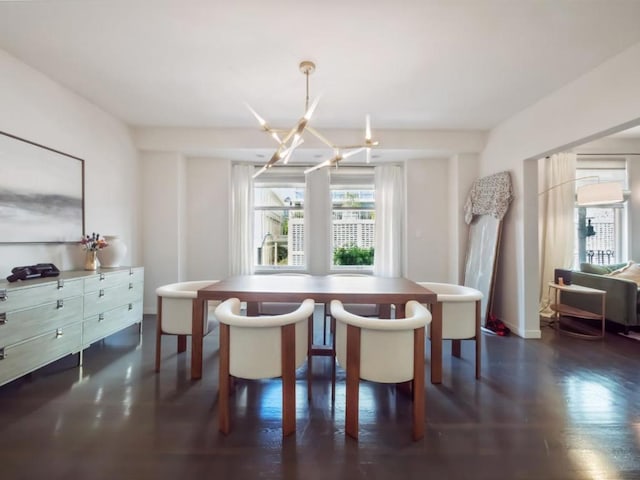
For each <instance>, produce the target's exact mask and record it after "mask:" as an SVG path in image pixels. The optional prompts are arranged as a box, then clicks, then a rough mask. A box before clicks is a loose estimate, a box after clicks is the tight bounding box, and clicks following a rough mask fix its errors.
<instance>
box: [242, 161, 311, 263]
mask: <svg viewBox="0 0 640 480" xmlns="http://www.w3.org/2000/svg"><path fill="white" fill-rule="evenodd" d="M273 170H276V169H273ZM274 173H275V172H274ZM287 173H288V174H283V173H282V172H278V173H277V174H272V173H271V171H269V172H265V173H263V174H262V175H260V176H259V177H258V178H257V179H256V181H255V183H254V205H255V206H254V223H253V225H254V228H253V235H254V241H253V245H254V248H253V252H254V255H255V257H254V265H255V266H256V268H257V269H258V270H260V269H269V268H278V267H280V268H283V267H304V265H305V252H304V231H305V225H304V198H305V185H304V175H303V174H301V173H300V174H298V175H295V174H294V175H291V172H289V171H288V172H287Z"/></svg>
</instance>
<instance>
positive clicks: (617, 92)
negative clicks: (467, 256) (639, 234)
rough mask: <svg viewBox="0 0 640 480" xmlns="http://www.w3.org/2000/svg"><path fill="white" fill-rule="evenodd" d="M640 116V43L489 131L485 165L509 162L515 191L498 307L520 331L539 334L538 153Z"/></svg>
mask: <svg viewBox="0 0 640 480" xmlns="http://www.w3.org/2000/svg"><path fill="white" fill-rule="evenodd" d="M639 119H640V43H639V44H636V45H634V46H633V47H631V48H629V49H627V50H625V51H624V52H622V53H621V54H619V55H617V56H616V57H613V58H611V59H609V60H608V61H607V62H605V63H603V64H602V65H600V66H599V67H598V68H596V69H595V70H593V71H591V72H589V73H588V74H586V75H584V76H583V77H581V78H579V79H577V80H575V81H574V82H572V83H570V84H568V85H566V86H565V87H563V88H561V89H560V90H558V91H556V92H554V93H553V94H551V95H549V96H548V97H545V98H544V99H542V100H541V101H540V102H538V103H537V104H535V105H532V106H531V107H529V108H527V109H526V110H524V111H522V112H521V113H519V114H518V115H515V116H514V117H512V118H510V119H509V120H507V121H505V122H504V123H502V124H501V125H500V126H498V127H497V128H495V129H494V130H492V131H491V132H490V135H489V139H488V142H487V146H486V148H485V149H484V151H483V153H482V155H481V165H480V167H481V170H480V172H481V174H482V175H489V174H492V173H496V172H499V171H502V170H509V171H510V172H511V174H512V179H513V182H514V195H515V199H514V202H513V205H512V207H511V208H510V211H509V212H508V213H507V216H506V217H505V222H504V231H503V237H502V249H501V253H500V255H501V257H500V263H499V267H498V277H497V286H496V290H497V291H496V299H495V301H494V311H495V313H496V314H497V316H498V318H500V319H501V320H503V321H504V322H506V323H507V324H508V325H509V326H510V327H511V328H512V329H514V330H515V332H516V333H517V334H518V335H521V336H524V337H528V338H535V337H539V336H540V326H539V318H538V293H539V292H538V267H537V266H538V249H537V248H538V247H537V243H538V239H537V235H538V234H537V218H538V214H537V169H536V163H535V160H536V159H538V158H539V157H542V156H545V155H546V154H548V153H551V152H555V151H562V150H565V149H568V148H571V147H573V146H575V145H578V144H582V143H584V142H586V141H588V140H591V139H593V138H595V137H598V136H602V135H605V134H608V133H611V132H612V131H615V130H619V129H622V128H623V127H628V126H631V125H632V124H634V123H635V122H638V121H639ZM634 202H635V200H634Z"/></svg>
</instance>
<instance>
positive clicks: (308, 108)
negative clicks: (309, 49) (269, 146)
mask: <svg viewBox="0 0 640 480" xmlns="http://www.w3.org/2000/svg"><path fill="white" fill-rule="evenodd" d="M315 69H316V65H315V63H313V62H311V61H309V60H305V61H303V62H300V71H301V72H302V73H303V74H304V75H305V77H306V87H307V88H306V98H305V105H304V112H305V113H304V115H303V116H302V118H300V120H298V122H297V123H296V124H295V125H294V126H293V128H291V129H290V130H282V129H276V128H272V127H270V126H269V125H268V124H267V122H266V121H265V119H264V118H262V117H261V116H260V115H258V113H257V112H256V111H255V110H254V109H253V108H251V107H250V106H249V105H247V108H248V109H249V110H250V111H251V113H252V114H253V116H254V117H256V119H257V120H258V123H260V127H261V128H262V130H263V131H264V132H266V133H268V134H269V135H270V136H271V137H272V138H273V139H274V140H275V141H276V142H277V143H278V147H277V148H276V151H275V152H274V154H273V155H272V156H271V158H270V159H269V160H268V161H267V163H265V164H264V166H263V167H262V168H261V169H260V170H258V171H257V172H256V173H255V175H254V176H253V178H256V177H257V176H258V175H260V174H261V173H263V172H264V171H265V170H267V169H269V168H271V167H273V166H274V165H275V164H277V163H278V162H280V161H282V163H283V164H287V162H288V161H289V159H290V158H291V155H292V154H293V152H294V151H295V150H296V148H298V147H299V146H300V145H302V143H303V142H304V138H303V134H304V133H305V132H309V133H310V134H311V135H313V136H314V137H316V138H317V139H318V140H320V141H321V142H322V143H324V144H325V145H327V146H328V147H329V148H331V149H332V150H333V154H332V155H331V156H330V157H329V158H327V159H326V160H324V161H322V162H320V163H318V164H317V165H314V166H313V167H309V168H308V169H306V170H305V172H304V173H309V172H312V171H314V170H318V169H320V168H323V167H328V166H333V165H337V164H338V163H339V162H340V161H342V160H344V159H346V158H349V157H351V156H352V155H355V154H356V153H359V152H362V151H365V152H366V161H367V163H369V162H370V161H371V149H372V148H373V147H376V146H378V141H376V140H373V139H372V137H371V121H370V118H369V115H367V116H366V117H365V134H364V142H363V143H362V144H359V145H345V146H338V145H336V144H334V143H333V142H331V141H330V140H328V139H327V138H326V137H325V136H324V135H322V134H321V133H320V132H318V131H317V130H316V129H315V128H313V127H311V126H310V125H309V120H310V119H311V116H312V115H313V112H314V110H315V109H316V107H317V106H318V101H319V100H320V99H319V98H316V99H315V100H314V101H313V102H312V103H311V105H309V75H311V74H312V73H313V72H314V71H315ZM283 135H284V136H283Z"/></svg>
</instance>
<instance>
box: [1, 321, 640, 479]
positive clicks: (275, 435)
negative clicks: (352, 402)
mask: <svg viewBox="0 0 640 480" xmlns="http://www.w3.org/2000/svg"><path fill="white" fill-rule="evenodd" d="M154 329H155V318H154V317H153V316H145V320H144V329H143V330H144V333H143V337H142V341H141V342H140V343H139V342H138V335H137V327H133V328H129V329H127V330H125V331H123V332H121V333H118V334H116V335H113V336H111V337H109V338H108V339H106V340H105V341H103V342H100V343H98V344H95V345H93V346H92V347H91V348H89V349H88V350H86V351H85V355H84V365H83V367H81V368H78V367H76V366H75V363H74V362H75V361H77V356H73V357H67V358H65V359H62V360H61V361H58V362H56V363H55V364H52V365H50V366H48V367H45V368H43V369H41V370H39V371H37V372H35V373H33V374H31V375H29V376H27V377H24V378H22V379H20V380H17V381H15V382H12V383H10V384H8V385H5V386H3V387H0V478H1V479H3V480H10V479H11V480H13V479H48V480H49V479H51V480H52V479H71V478H80V479H118V480H120V479H180V478H185V479H186V478H198V479H203V478H221V479H225V480H232V479H271V478H284V479H310V480H313V479H358V478H363V479H364V478H366V479H387V478H393V479H403V480H409V479H425V478H434V479H458V478H460V479H466V478H469V479H476V480H481V479H536V480H542V479H632V478H638V479H640V342H636V341H633V340H630V339H627V338H623V337H621V336H619V335H615V334H612V333H608V334H607V336H606V338H605V340H604V341H584V340H579V339H575V338H570V337H567V336H564V335H558V334H556V333H555V332H554V331H553V330H551V329H549V328H544V329H543V338H542V339H541V340H523V339H521V338H518V337H516V336H510V337H496V336H490V335H485V336H484V337H483V339H482V341H483V348H484V350H483V362H484V365H483V370H482V379H481V380H479V381H476V380H475V379H474V366H473V343H472V342H464V344H463V359H456V358H451V357H450V356H449V353H450V348H449V345H446V346H445V360H444V381H443V383H442V385H439V386H434V385H431V383H430V382H429V381H428V378H427V387H426V414H427V418H426V436H425V438H424V440H421V441H419V442H412V441H411V416H410V408H409V407H410V403H409V402H410V400H409V399H408V397H407V396H405V395H404V394H402V393H397V392H396V390H395V388H391V387H388V386H384V385H377V384H368V383H363V384H362V386H361V397H360V398H361V404H360V441H359V442H355V441H353V440H351V439H346V438H345V435H344V383H343V381H344V372H341V371H340V370H339V380H338V389H337V396H336V403H335V408H332V407H331V404H330V385H329V363H328V362H329V359H328V358H318V359H316V360H315V361H314V362H315V363H314V371H313V378H314V384H313V400H312V402H311V403H310V404H309V403H308V402H307V400H306V397H307V391H306V383H305V375H306V372H305V371H304V369H303V370H301V371H300V372H299V374H298V378H299V381H298V388H297V433H296V435H294V436H292V437H289V438H286V439H284V440H283V438H282V436H281V430H280V404H281V396H280V393H281V390H280V382H279V381H278V380H273V381H261V382H245V381H240V382H239V383H238V387H237V391H236V393H235V396H234V398H233V401H232V407H233V408H232V412H233V414H232V419H233V424H232V432H231V433H230V434H229V435H228V436H223V435H222V434H220V433H218V430H217V408H216V406H217V399H216V395H217V366H218V358H217V338H216V336H215V335H210V336H208V337H207V338H206V340H205V353H206V360H205V365H204V372H205V376H204V378H203V379H202V380H201V381H195V382H192V381H191V380H190V379H189V356H188V354H189V352H187V354H181V355H176V353H175V338H173V337H165V339H164V343H163V348H164V354H163V365H162V371H161V372H160V373H159V374H155V373H154V371H153V360H154ZM427 351H428V349H427ZM427 361H428V359H427ZM428 372H429V369H428V368H427V375H428Z"/></svg>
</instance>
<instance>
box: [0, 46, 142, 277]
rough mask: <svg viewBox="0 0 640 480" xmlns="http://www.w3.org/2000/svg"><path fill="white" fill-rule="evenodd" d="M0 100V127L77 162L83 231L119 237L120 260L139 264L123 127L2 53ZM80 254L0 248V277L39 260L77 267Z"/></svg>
mask: <svg viewBox="0 0 640 480" xmlns="http://www.w3.org/2000/svg"><path fill="white" fill-rule="evenodd" d="M0 105H2V108H1V110H0V130H1V131H3V132H7V133H10V134H12V135H15V136H18V137H21V138H24V139H27V140H30V141H33V142H36V143H39V144H41V145H45V146H47V147H50V148H53V149H56V150H59V151H62V152H65V153H68V154H70V155H73V156H76V157H80V158H82V159H84V160H85V223H86V231H87V232H98V233H101V234H105V235H110V234H113V235H120V236H121V238H122V240H123V241H124V242H125V243H126V245H127V247H128V248H127V250H128V252H127V256H126V258H125V259H124V264H136V265H139V264H141V258H142V256H141V244H140V236H139V231H138V228H137V225H138V223H139V219H140V208H139V205H140V202H139V200H140V197H139V192H138V182H139V171H138V158H137V150H136V148H135V146H134V145H133V143H132V140H131V135H130V132H129V130H128V128H127V127H126V126H125V125H124V124H123V123H122V122H120V121H119V120H117V119H115V118H114V117H113V116H111V115H109V114H108V113H106V112H104V111H102V110H100V109H99V108H97V107H96V106H95V105H93V104H91V103H89V102H87V101H86V100H84V99H83V98H81V97H79V96H77V95H75V94H73V93H71V92H70V91H69V90H66V89H65V88H63V87H62V86H60V85H58V84H57V83H55V82H53V81H51V80H50V79H48V78H47V77H45V76H43V75H42V74H40V73H39V72H37V71H35V70H33V69H32V68H31V67H29V66H27V65H25V64H23V63H21V62H19V61H18V60H16V59H15V58H14V57H12V56H10V55H9V54H7V53H6V52H5V51H4V50H0ZM81 233H82V232H78V240H80V235H81ZM1 241H2V239H0V242H1ZM82 259H83V256H82V252H81V250H80V249H79V247H78V246H77V245H75V244H74V245H69V244H59V245H44V244H40V245H30V244H15V245H0V275H1V276H2V277H6V276H7V275H8V274H9V273H11V268H12V267H15V266H17V265H31V264H34V263H39V262H53V263H55V264H56V265H57V266H58V267H59V268H60V269H64V270H71V269H81V268H83V261H82Z"/></svg>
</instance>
